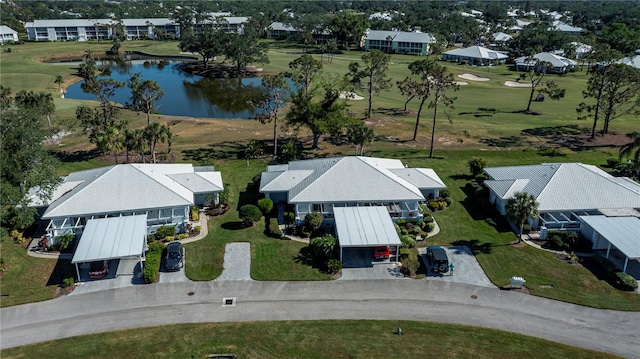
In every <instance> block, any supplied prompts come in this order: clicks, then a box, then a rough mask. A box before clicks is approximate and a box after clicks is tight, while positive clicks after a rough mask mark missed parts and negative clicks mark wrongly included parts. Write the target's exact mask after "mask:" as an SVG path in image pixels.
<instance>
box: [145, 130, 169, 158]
mask: <svg viewBox="0 0 640 359" xmlns="http://www.w3.org/2000/svg"><path fill="white" fill-rule="evenodd" d="M167 129H168V127H167V126H165V125H161V124H160V123H158V122H152V123H151V124H149V125H147V127H145V129H144V134H145V138H146V140H147V143H148V144H149V151H150V152H151V160H152V163H156V145H157V144H158V142H164V141H166V140H167Z"/></svg>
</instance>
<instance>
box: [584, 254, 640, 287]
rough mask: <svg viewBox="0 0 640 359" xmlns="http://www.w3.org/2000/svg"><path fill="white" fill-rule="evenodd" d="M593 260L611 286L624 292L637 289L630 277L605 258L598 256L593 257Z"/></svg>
mask: <svg viewBox="0 0 640 359" xmlns="http://www.w3.org/2000/svg"><path fill="white" fill-rule="evenodd" d="M593 259H594V260H595V261H596V263H598V264H600V266H601V267H602V269H603V270H604V271H605V273H606V274H607V278H608V279H609V282H610V283H611V284H612V285H614V286H615V287H617V288H619V289H621V290H626V291H633V290H636V289H638V282H637V281H636V280H635V279H634V278H633V277H632V276H630V275H628V274H627V273H624V272H622V271H620V270H619V269H618V268H617V267H616V266H615V265H614V264H613V263H611V261H609V260H608V259H607V258H605V257H603V256H600V255H595V256H593Z"/></svg>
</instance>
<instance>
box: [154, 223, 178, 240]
mask: <svg viewBox="0 0 640 359" xmlns="http://www.w3.org/2000/svg"><path fill="white" fill-rule="evenodd" d="M175 234H176V227H174V226H162V227H158V229H156V240H158V241H159V240H162V239H166V238H167V237H169V236H174V235H175Z"/></svg>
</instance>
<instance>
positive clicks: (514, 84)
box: [504, 81, 531, 88]
mask: <svg viewBox="0 0 640 359" xmlns="http://www.w3.org/2000/svg"><path fill="white" fill-rule="evenodd" d="M504 85H505V86H507V87H529V88H531V84H527V83H524V82H515V81H505V82H504Z"/></svg>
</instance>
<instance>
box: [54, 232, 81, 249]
mask: <svg viewBox="0 0 640 359" xmlns="http://www.w3.org/2000/svg"><path fill="white" fill-rule="evenodd" d="M74 239H76V235H75V234H73V233H67V234H63V235H61V236H58V237H56V241H55V242H54V243H53V244H52V245H51V250H53V251H64V250H65V249H67V248H68V247H69V244H71V242H73V240H74Z"/></svg>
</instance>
